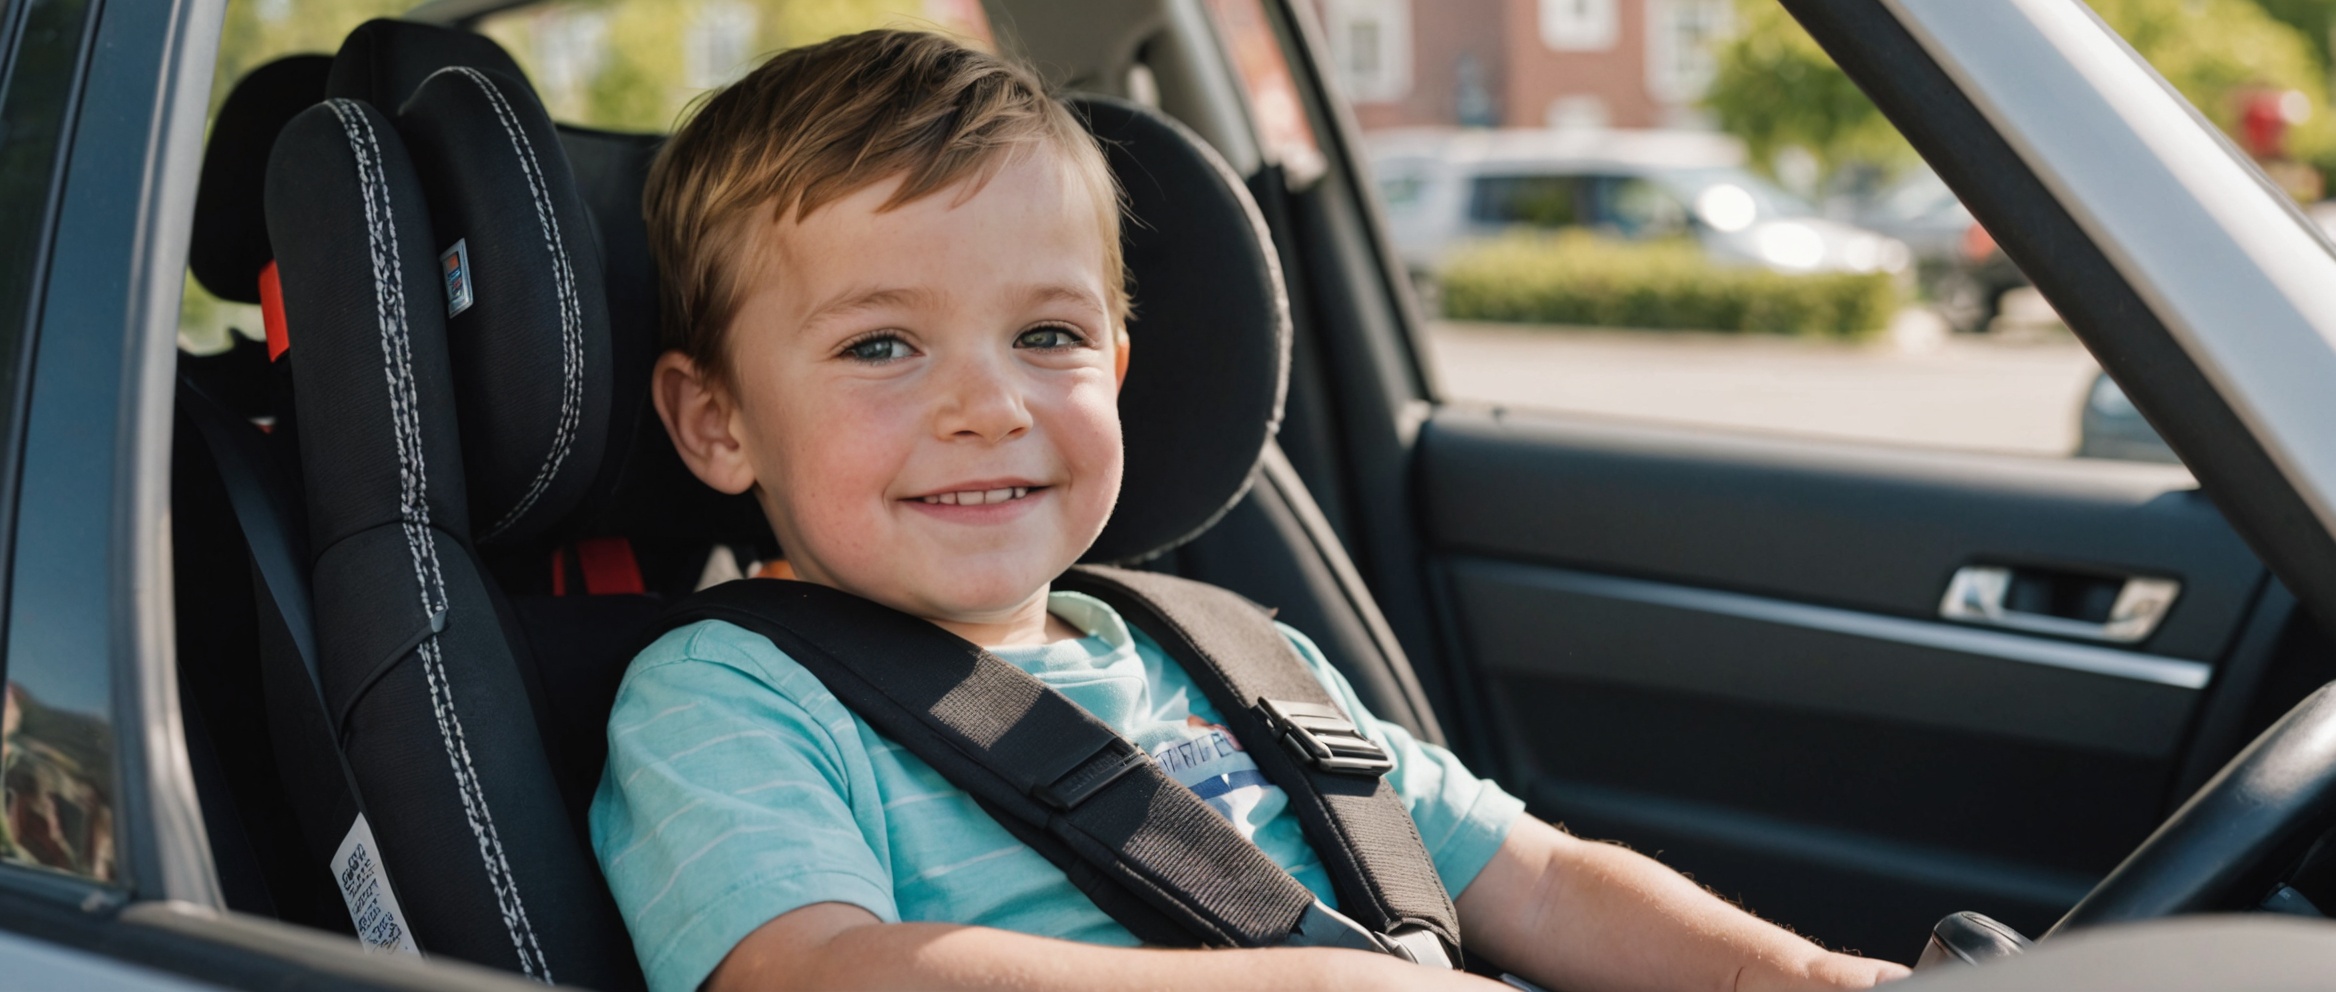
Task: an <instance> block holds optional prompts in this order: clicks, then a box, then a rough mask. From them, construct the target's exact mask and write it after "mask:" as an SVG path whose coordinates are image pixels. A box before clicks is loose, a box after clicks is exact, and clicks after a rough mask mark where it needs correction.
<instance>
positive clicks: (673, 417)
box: [649, 351, 754, 495]
mask: <svg viewBox="0 0 2336 992" xmlns="http://www.w3.org/2000/svg"><path fill="white" fill-rule="evenodd" d="M649 395H650V398H651V401H652V402H654V403H655V404H656V406H657V416H658V418H659V419H662V420H664V421H665V435H666V436H667V437H669V438H672V439H673V449H674V450H675V451H678V452H680V453H681V461H682V464H684V465H688V466H689V470H690V472H691V473H692V474H694V475H696V476H697V477H698V480H699V481H701V482H704V483H705V484H706V485H709V486H712V487H714V488H715V489H716V490H718V491H720V492H724V493H728V494H731V495H736V494H738V493H742V492H745V491H746V490H747V489H749V488H751V487H753V485H754V466H753V465H752V464H750V463H749V462H748V461H747V458H746V446H745V443H744V439H743V438H740V437H738V435H737V430H736V427H735V424H736V418H735V417H734V416H733V414H734V413H735V412H736V410H737V405H736V403H734V402H733V401H732V399H731V397H730V392H729V390H728V388H727V387H726V386H725V385H724V384H722V383H721V382H718V381H716V380H715V378H714V377H713V376H710V375H708V374H707V372H706V370H705V369H704V368H702V367H700V366H699V365H698V363H697V362H695V361H692V360H690V357H689V356H688V355H684V354H682V353H681V352H678V351H668V352H666V353H665V354H663V355H660V356H658V357H657V368H656V371H654V372H652V373H651V374H650V380H649Z"/></svg>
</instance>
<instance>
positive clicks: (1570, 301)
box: [1439, 231, 1901, 338]
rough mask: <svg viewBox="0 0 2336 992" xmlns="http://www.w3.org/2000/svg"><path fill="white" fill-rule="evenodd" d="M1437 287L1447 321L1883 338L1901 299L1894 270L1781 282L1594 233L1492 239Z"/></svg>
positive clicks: (1684, 244) (1670, 247)
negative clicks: (1890, 273)
mask: <svg viewBox="0 0 2336 992" xmlns="http://www.w3.org/2000/svg"><path fill="white" fill-rule="evenodd" d="M1439 281H1440V283H1441V290H1442V296H1443V310H1444V315H1445V316H1447V317H1451V318H1454V319H1458V320H1497V321H1513V322H1520V323H1536V324H1588V325H1594V326H1603V327H1645V328H1661V329H1682V330H1707V331H1750V332H1756V333H1768V334H1800V335H1807V336H1813V337H1836V338H1857V337H1865V336H1868V335H1871V334H1874V333H1877V332H1879V331H1881V330H1882V328H1883V327H1884V326H1886V325H1887V324H1888V323H1889V322H1890V316H1891V315H1892V314H1893V313H1896V312H1897V310H1898V307H1899V304H1900V302H1901V301H1900V299H1899V289H1898V283H1897V281H1896V280H1895V279H1893V278H1892V277H1891V276H1889V275H1888V274H1886V273H1871V274H1865V275H1854V274H1848V273H1821V274H1811V275H1783V274H1780V273H1776V272H1770V271H1768V270H1766V269H1759V268H1751V267H1730V266H1721V265H1714V264H1712V262H1711V261H1710V260H1709V259H1707V258H1705V257H1704V254H1703V249H1702V248H1701V247H1699V246H1697V245H1696V244H1695V242H1693V241H1687V240H1677V241H1661V242H1629V241H1617V240H1614V239H1611V238H1601V237H1598V236H1596V235H1594V234H1591V233H1589V232H1586V231H1566V232H1562V233H1559V234H1557V235H1555V236H1546V235H1516V236H1511V237H1507V238H1502V239H1500V240H1497V241H1491V242H1487V243H1485V244H1484V245H1481V246H1479V247H1476V248H1474V249H1471V250H1469V251H1467V252H1465V253H1463V254H1461V255H1459V256H1457V257H1456V258H1454V259H1453V261H1452V263H1451V264H1450V265H1449V266H1446V267H1445V269H1444V271H1443V272H1442V273H1441V274H1440V277H1439Z"/></svg>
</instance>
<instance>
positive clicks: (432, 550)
mask: <svg viewBox="0 0 2336 992" xmlns="http://www.w3.org/2000/svg"><path fill="white" fill-rule="evenodd" d="M325 105H326V106H327V107H330V108H331V109H332V112H333V116H334V117H336V118H338V119H339V120H340V123H341V131H342V133H343V134H344V135H345V136H346V137H347V138H348V141H349V152H350V154H351V155H352V156H354V157H355V158H356V160H357V178H358V184H357V185H358V191H359V194H360V199H361V200H362V202H363V203H364V207H365V238H366V247H367V248H368V250H369V253H370V256H371V263H372V270H373V307H374V321H375V323H376V325H377V326H378V327H379V328H380V331H381V357H382V375H383V377H384V378H386V379H387V380H388V383H389V413H390V425H391V429H392V431H393V432H394V434H395V437H396V443H397V456H398V521H399V527H400V529H401V530H402V531H403V532H404V534H405V539H406V551H407V553H408V554H410V555H411V556H412V558H413V567H414V580H415V582H416V584H417V585H419V586H420V591H421V597H422V611H423V614H424V615H425V616H431V617H436V616H438V615H440V614H441V613H443V612H444V611H445V609H446V576H445V573H444V572H443V571H441V570H440V568H439V565H438V545H437V541H436V539H435V538H433V537H432V536H431V534H430V505H429V501H428V486H429V471H428V465H427V464H426V463H425V462H424V460H423V457H422V439H421V411H420V409H419V403H418V401H417V399H416V395H415V389H414V368H413V349H412V340H411V336H410V334H409V332H408V330H407V326H406V305H405V277H404V273H403V272H402V271H401V270H400V269H399V251H398V244H397V230H396V228H395V227H393V226H392V223H393V221H392V219H391V218H390V216H389V203H388V194H387V187H388V185H389V182H388V178H387V176H386V174H385V173H384V172H383V169H382V161H381V146H380V144H379V142H378V140H377V139H376V137H375V135H374V133H373V125H372V122H371V121H369V120H367V119H366V117H365V114H364V112H363V110H362V109H361V108H360V106H359V105H358V104H357V103H356V102H355V101H352V100H343V99H334V100H327V101H325ZM414 653H415V655H416V657H418V658H419V659H420V660H421V662H422V675H423V678H424V679H425V680H426V681H427V682H428V683H429V687H430V709H431V710H432V711H433V714H434V715H435V716H436V718H437V721H438V737H439V741H440V743H441V744H442V745H443V746H444V747H445V749H446V761H447V764H448V765H449V766H451V767H452V768H453V770H454V784H455V791H456V792H457V793H458V794H459V795H461V797H462V809H463V815H464V818H465V819H467V820H468V821H469V823H470V829H471V836H472V837H473V838H475V839H476V840H477V842H478V845H479V856H480V859H481V860H482V861H483V862H484V864H485V867H486V871H487V880H488V883H489V884H490V885H491V886H492V887H493V888H494V890H495V903H496V909H497V910H499V911H500V912H501V913H502V914H503V926H504V928H505V929H506V930H508V931H509V932H510V934H511V946H512V949H513V950H515V951H517V952H518V955H519V970H520V971H521V972H524V973H525V974H527V975H528V976H530V977H534V978H540V979H541V980H542V981H545V982H550V981H552V975H551V965H550V962H548V961H546V960H544V956H543V949H542V948H541V947H539V946H537V944H536V940H535V928H534V927H533V926H531V925H529V923H528V920H527V908H526V906H525V905H523V904H522V903H521V902H520V899H519V885H518V881H517V880H516V879H514V878H512V877H511V863H510V861H509V859H507V858H505V857H504V854H503V841H502V838H501V837H500V836H499V835H498V834H497V833H496V831H495V819H494V814H493V813H492V812H491V811H490V810H488V808H487V797H486V792H485V791H484V789H483V788H482V787H481V786H480V784H479V780H478V771H477V769H476V768H474V767H472V764H471V758H470V744H469V742H468V740H467V739H465V737H464V735H463V732H462V719H461V717H460V716H459V715H457V714H456V713H455V712H454V684H453V680H452V679H451V678H449V677H448V676H447V674H446V670H445V669H446V661H445V658H444V656H443V655H441V654H440V652H439V646H438V637H437V635H436V634H432V635H431V636H430V637H428V638H425V639H424V640H423V641H422V643H421V645H420V646H419V647H417V648H416V649H415V652H414Z"/></svg>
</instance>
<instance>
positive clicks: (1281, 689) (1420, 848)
mask: <svg viewBox="0 0 2336 992" xmlns="http://www.w3.org/2000/svg"><path fill="white" fill-rule="evenodd" d="M1054 588H1056V589H1060V590H1069V591H1074V592H1082V593H1085V594H1087V595H1090V596H1093V597H1095V598H1097V599H1100V600H1102V601H1103V602H1104V603H1106V604H1108V605H1110V606H1111V608H1112V609H1115V610H1118V611H1119V613H1120V615H1121V616H1123V617H1125V618H1126V619H1127V620H1128V622H1129V623H1130V624H1131V625H1132V626H1134V627H1136V628H1137V629H1140V630H1142V631H1144V632H1145V633H1147V634H1149V635H1151V636H1152V638H1153V639H1154V640H1155V641H1157V642H1159V644H1160V646H1161V647H1162V648H1163V649H1164V650H1166V651H1167V652H1168V655H1169V657H1171V658H1174V659H1176V661H1177V663H1178V664H1180V665H1182V666H1183V667H1184V671H1185V674H1186V675H1187V676H1189V677H1190V678H1191V679H1192V681H1193V683H1194V685H1196V686H1197V687H1199V689H1200V690H1201V693H1202V695H1205V696H1207V697H1208V700H1209V702H1210V703H1212V704H1214V705H1215V706H1216V708H1217V710H1218V712H1220V713H1222V714H1223V715H1224V717H1225V721H1226V725H1227V726H1228V727H1229V728H1230V729H1231V730H1233V732H1234V736H1236V737H1238V738H1240V740H1241V741H1242V743H1243V744H1244V745H1248V744H1250V743H1251V742H1258V743H1259V746H1252V747H1250V748H1249V754H1250V757H1251V758H1252V759H1254V760H1255V761H1256V762H1257V765H1258V769H1259V770H1260V771H1263V772H1264V773H1265V776H1266V778H1267V779H1269V780H1271V781H1272V782H1273V783H1274V784H1276V785H1279V786H1281V788H1282V791H1283V792H1285V793H1287V794H1288V795H1289V800H1290V809H1291V810H1292V811H1293V812H1295V813H1296V814H1297V816H1298V822H1299V823H1300V825H1301V826H1302V827H1303V828H1304V830H1305V833H1306V838H1307V839H1308V840H1309V841H1311V842H1312V843H1313V846H1314V851H1315V854H1316V855H1317V856H1318V857H1320V858H1321V859H1322V866H1323V869H1324V870H1325V871H1326V872H1327V873H1328V874H1329V875H1330V879H1331V884H1332V886H1333V888H1334V889H1335V890H1336V891H1337V893H1338V904H1339V906H1340V908H1342V909H1343V910H1345V911H1346V912H1347V914H1348V915H1350V916H1352V917H1354V918H1355V919H1356V920H1357V921H1359V922H1360V923H1362V924H1363V925H1364V926H1365V927H1367V928H1369V929H1371V930H1373V931H1375V932H1378V933H1382V934H1392V935H1397V936H1398V937H1400V936H1402V935H1404V934H1406V933H1417V932H1419V931H1423V930H1424V931H1426V932H1428V933H1432V934H1434V935H1435V937H1436V938H1437V939H1438V940H1439V941H1441V942H1442V943H1443V944H1444V945H1445V947H1444V950H1445V951H1446V952H1447V953H1449V954H1451V955H1452V957H1451V960H1453V961H1457V960H1459V958H1458V955H1457V952H1458V950H1459V947H1460V928H1459V913H1458V912H1457V911H1456V910H1455V909H1454V908H1453V906H1452V899H1451V896H1450V894H1449V893H1448V892H1446V891H1445V888H1444V882H1443V879H1442V878H1440V877H1438V876H1437V874H1436V869H1435V862H1434V860H1433V859H1432V858H1431V857H1429V855H1428V851H1427V845H1426V844H1424V843H1422V842H1421V840H1420V836H1419V827H1418V826H1417V825H1416V824H1414V823H1413V822H1412V819H1411V814H1410V812H1409V811H1407V810H1406V809H1405V808H1404V806H1403V800H1402V798H1401V797H1399V796H1397V795H1396V794H1395V790H1394V788H1393V787H1392V786H1390V785H1388V784H1387V782H1386V781H1385V780H1384V779H1383V778H1382V777H1381V776H1382V774H1383V773H1384V772H1385V771H1387V770H1388V769H1389V768H1391V767H1393V762H1392V760H1390V759H1389V757H1388V756H1387V755H1386V754H1385V753H1384V752H1383V751H1381V750H1380V749H1379V747H1378V745H1377V744H1375V743H1373V742H1372V741H1371V740H1370V739H1369V738H1368V737H1366V736H1364V735H1363V734H1362V732H1361V730H1360V729H1358V728H1357V727H1356V725H1355V724H1354V723H1353V722H1352V721H1351V720H1350V719H1349V714H1347V713H1346V712H1345V711H1343V710H1341V709H1340V708H1339V705H1338V703H1337V702H1336V701H1335V700H1334V699H1332V698H1331V695H1330V692H1329V690H1328V689H1326V688H1324V686H1323V685H1322V683H1321V681H1320V680H1319V679H1317V678H1315V677H1314V673H1313V671H1312V670H1311V669H1310V668H1308V667H1307V665H1306V664H1305V663H1304V662H1303V660H1302V659H1301V658H1300V657H1299V655H1298V653H1297V649H1296V648H1295V647H1294V646H1293V645H1292V644H1291V643H1290V640H1289V638H1288V637H1287V636H1285V635H1284V634H1283V633H1282V631H1281V629H1280V628H1279V627H1278V626H1276V625H1275V624H1274V622H1273V618H1272V616H1271V615H1270V614H1268V613H1267V612H1266V611H1265V610H1264V609H1263V608H1261V607H1259V606H1258V605H1257V604H1255V603H1252V602H1250V601H1249V600H1247V599H1243V598H1242V597H1241V596H1239V595H1237V594H1235V593H1232V592H1229V591H1227V590H1224V589H1220V588H1217V587H1216V586H1212V585H1208V584H1206V583H1201V582H1194V581H1192V580H1189V579H1183V578H1178V577H1176V576H1173V575H1162V574H1159V573H1154V572H1140V571H1132V570H1128V569H1119V568H1106V567H1101V566H1079V567H1077V568H1073V569H1071V571H1070V572H1068V573H1066V574H1065V575H1063V576H1062V577H1061V578H1060V579H1058V580H1056V582H1055V584H1054ZM1268 741H1278V742H1279V743H1280V746H1278V747H1277V746H1274V745H1273V744H1269V743H1264V742H1268Z"/></svg>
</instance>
